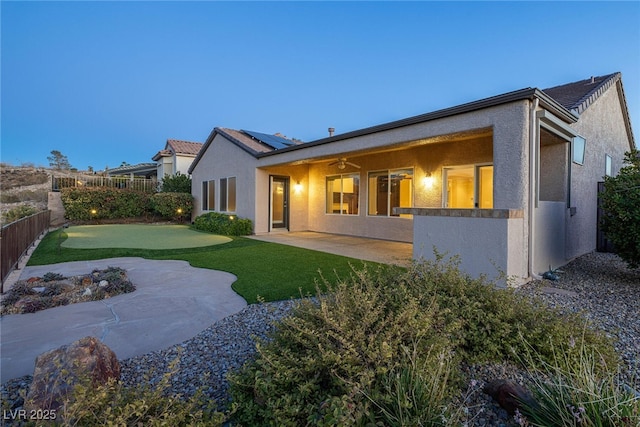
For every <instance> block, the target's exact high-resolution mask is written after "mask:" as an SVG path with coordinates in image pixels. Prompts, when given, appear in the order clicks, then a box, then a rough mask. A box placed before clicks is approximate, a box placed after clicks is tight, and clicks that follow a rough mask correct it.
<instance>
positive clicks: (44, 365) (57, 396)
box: [24, 337, 120, 412]
mask: <svg viewBox="0 0 640 427" xmlns="http://www.w3.org/2000/svg"><path fill="white" fill-rule="evenodd" d="M110 378H114V379H116V380H118V379H120V364H119V363H118V358H117V357H116V354H115V353H114V352H113V351H112V350H111V349H110V348H109V347H107V346H106V345H105V344H103V343H101V342H100V341H99V340H98V339H97V338H95V337H85V338H81V339H79V340H78V341H75V342H73V343H71V344H69V345H64V346H62V347H60V348H57V349H55V350H51V351H48V352H46V353H43V354H41V355H40V356H38V357H37V358H36V363H35V370H34V373H33V382H32V383H31V387H30V388H29V393H28V394H27V397H26V399H25V405H24V409H25V410H26V411H27V412H29V411H32V410H33V411H37V410H51V409H54V410H57V409H58V408H59V407H60V406H61V405H62V404H63V403H64V400H65V399H66V398H68V397H69V395H70V393H71V392H72V390H73V386H74V385H75V384H76V383H78V382H79V381H82V380H90V381H91V382H92V384H93V385H99V384H105V383H106V382H107V381H108V380H109V379H110Z"/></svg>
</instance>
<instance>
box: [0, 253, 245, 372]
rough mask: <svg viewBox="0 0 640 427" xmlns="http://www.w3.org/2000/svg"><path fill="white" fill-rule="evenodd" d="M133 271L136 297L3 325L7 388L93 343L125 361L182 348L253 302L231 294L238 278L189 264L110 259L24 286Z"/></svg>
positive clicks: (1, 364) (44, 269)
mask: <svg viewBox="0 0 640 427" xmlns="http://www.w3.org/2000/svg"><path fill="white" fill-rule="evenodd" d="M109 266H113V267H120V268H123V269H125V270H127V275H128V278H129V280H130V281H131V282H132V283H134V284H135V285H136V288H137V289H136V291H135V292H132V293H129V294H122V295H118V296H115V297H113V298H109V299H106V300H102V301H92V302H85V303H79V304H71V305H67V306H62V307H55V308H50V309H48V310H43V311H39V312H36V313H31V314H14V315H7V316H2V317H1V318H0V359H1V360H0V368H1V369H0V382H2V383H4V382H5V381H7V380H9V379H12V378H16V377H20V376H23V375H27V374H32V373H33V368H34V361H35V358H36V356H38V355H39V354H41V353H44V352H46V351H49V350H52V349H54V348H57V347H60V346H61V345H64V344H69V343H71V342H73V341H75V340H77V339H80V338H82V337H85V336H89V335H92V336H95V337H98V338H99V339H100V340H101V341H102V342H104V343H105V344H106V345H108V346H109V347H110V348H111V349H112V350H113V351H114V352H115V353H116V355H117V356H118V358H119V359H126V358H129V357H133V356H138V355H141V354H145V353H148V352H150V351H155V350H160V349H163V348H166V347H169V346H171V345H175V344H179V343H181V342H182V341H184V340H187V339H189V338H191V337H193V336H194V335H196V334H198V333H199V332H200V331H202V330H204V329H206V328H207V327H209V326H210V325H211V324H212V323H214V322H216V321H218V320H220V319H222V318H224V317H226V316H229V315H231V314H234V313H237V312H238V311H240V310H242V309H243V308H244V307H245V306H246V305H247V303H246V301H245V300H244V299H243V298H242V297H240V296H239V295H238V294H236V293H235V292H234V291H233V290H232V289H231V284H232V283H233V282H234V281H235V280H236V276H234V275H233V274H230V273H225V272H222V271H216V270H209V269H203V268H193V267H191V266H190V265H189V263H187V262H186V261H167V260H146V259H143V258H110V259H104V260H97V261H76V262H68V263H60V264H52V265H44V266H36V267H26V268H24V269H23V270H22V273H21V275H20V280H26V279H28V278H29V277H35V276H40V277H41V276H42V275H44V274H45V273H48V272H52V273H59V274H62V275H64V276H67V277H68V276H74V275H80V274H88V273H90V272H91V271H92V270H94V269H105V268H107V267H109Z"/></svg>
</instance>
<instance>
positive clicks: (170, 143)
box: [167, 139, 202, 156]
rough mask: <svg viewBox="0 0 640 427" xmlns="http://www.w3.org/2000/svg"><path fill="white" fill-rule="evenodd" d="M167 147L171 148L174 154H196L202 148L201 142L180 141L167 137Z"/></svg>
mask: <svg viewBox="0 0 640 427" xmlns="http://www.w3.org/2000/svg"><path fill="white" fill-rule="evenodd" d="M167 148H171V150H172V151H173V152H174V153H176V154H187V155H193V156H196V155H197V154H198V153H199V152H200V149H201V148H202V143H201V142H191V141H182V140H179V139H167Z"/></svg>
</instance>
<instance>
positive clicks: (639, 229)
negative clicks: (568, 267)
mask: <svg viewBox="0 0 640 427" xmlns="http://www.w3.org/2000/svg"><path fill="white" fill-rule="evenodd" d="M624 162H625V164H626V165H627V166H625V167H623V168H622V169H620V173H619V174H618V176H615V177H610V176H607V177H605V179H604V188H605V190H604V192H603V193H602V195H601V200H602V209H603V210H604V212H605V214H604V217H603V220H602V230H603V231H604V233H605V235H606V236H607V238H608V239H609V240H611V241H612V242H613V244H614V246H615V248H616V252H617V253H618V255H619V256H620V258H622V259H623V260H625V261H626V262H627V264H628V265H629V267H631V268H637V267H640V152H639V151H638V150H637V149H633V150H632V151H630V152H628V153H626V154H625V158H624Z"/></svg>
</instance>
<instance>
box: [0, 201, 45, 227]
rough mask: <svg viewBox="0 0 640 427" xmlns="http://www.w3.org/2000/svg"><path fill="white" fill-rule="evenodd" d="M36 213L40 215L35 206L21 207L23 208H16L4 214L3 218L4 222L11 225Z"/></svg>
mask: <svg viewBox="0 0 640 427" xmlns="http://www.w3.org/2000/svg"><path fill="white" fill-rule="evenodd" d="M36 213H38V210H37V209H36V208H34V207H33V206H30V205H21V206H17V207H15V208H12V209H9V210H8V211H7V212H5V213H4V215H3V218H4V222H5V223H7V224H9V223H12V222H14V221H17V220H19V219H22V218H26V217H28V216H31V215H33V214H36Z"/></svg>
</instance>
